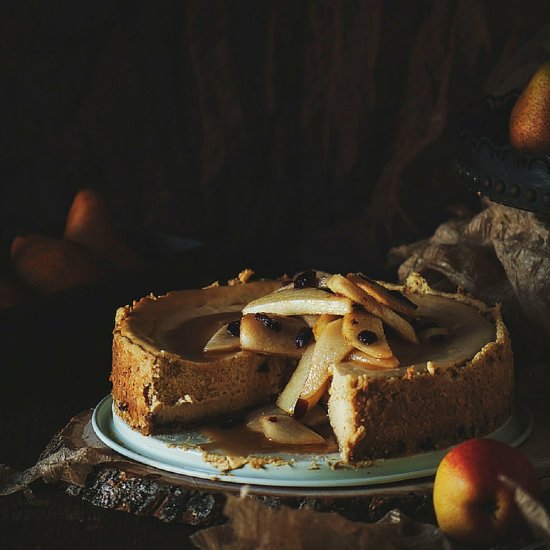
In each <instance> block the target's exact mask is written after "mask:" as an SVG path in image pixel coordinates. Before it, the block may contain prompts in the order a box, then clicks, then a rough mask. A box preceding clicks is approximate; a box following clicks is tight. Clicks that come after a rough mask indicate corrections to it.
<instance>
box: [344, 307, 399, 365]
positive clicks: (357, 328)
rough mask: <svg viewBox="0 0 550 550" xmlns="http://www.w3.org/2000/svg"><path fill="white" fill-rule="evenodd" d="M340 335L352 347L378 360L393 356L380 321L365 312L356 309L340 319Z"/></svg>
mask: <svg viewBox="0 0 550 550" xmlns="http://www.w3.org/2000/svg"><path fill="white" fill-rule="evenodd" d="M342 334H343V335H344V338H345V339H346V340H347V341H348V342H349V343H350V344H351V345H352V346H354V347H356V348H357V349H359V350H361V351H362V352H364V353H366V354H367V355H371V356H373V357H378V358H380V359H387V358H388V357H392V356H393V351H392V350H391V348H390V346H389V345H388V342H387V340H386V335H385V334H384V327H383V326H382V321H381V320H380V319H379V318H378V317H374V315H371V314H370V313H368V312H367V311H365V310H360V309H357V310H355V311H353V313H347V314H346V315H344V318H343V319H342Z"/></svg>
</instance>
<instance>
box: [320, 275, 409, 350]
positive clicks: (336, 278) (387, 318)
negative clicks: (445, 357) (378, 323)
mask: <svg viewBox="0 0 550 550" xmlns="http://www.w3.org/2000/svg"><path fill="white" fill-rule="evenodd" d="M327 285H328V287H329V288H330V290H332V291H333V292H335V293H337V294H341V295H343V296H345V297H347V298H349V299H350V300H352V301H354V302H357V303H358V304H361V305H362V306H363V307H364V308H365V309H366V310H367V311H368V312H369V313H372V314H373V315H375V316H376V317H379V318H380V319H382V321H384V323H386V324H388V325H389V326H390V327H392V328H393V329H394V330H395V331H396V332H397V333H399V335H400V336H401V337H402V338H404V339H405V340H407V341H408V342H411V343H412V344H418V338H417V337H416V334H415V332H414V329H413V327H412V325H411V324H410V323H409V322H408V321H406V320H405V319H403V317H401V316H400V315H398V314H397V313H395V311H393V310H392V309H390V308H389V307H388V306H386V305H384V304H381V303H379V302H377V301H376V300H375V299H374V298H373V297H372V296H370V295H369V294H367V293H366V292H365V291H364V290H363V289H362V288H360V287H359V286H357V285H356V284H355V283H353V282H352V281H350V280H349V279H346V278H345V277H343V276H342V275H333V276H332V277H331V278H330V279H329V280H328V282H327Z"/></svg>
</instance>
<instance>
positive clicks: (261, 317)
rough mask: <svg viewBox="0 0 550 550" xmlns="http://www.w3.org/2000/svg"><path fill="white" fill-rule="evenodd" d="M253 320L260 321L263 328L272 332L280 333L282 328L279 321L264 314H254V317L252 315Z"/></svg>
mask: <svg viewBox="0 0 550 550" xmlns="http://www.w3.org/2000/svg"><path fill="white" fill-rule="evenodd" d="M254 319H256V321H260V323H262V325H263V326H264V327H266V328H268V329H270V330H274V331H275V332H281V329H282V328H283V326H282V325H281V323H280V322H279V321H276V320H275V319H272V318H271V317H269V315H266V314H265V313H256V315H254Z"/></svg>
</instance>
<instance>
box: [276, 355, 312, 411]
mask: <svg viewBox="0 0 550 550" xmlns="http://www.w3.org/2000/svg"><path fill="white" fill-rule="evenodd" d="M314 349H315V346H309V347H308V348H306V350H305V351H304V354H303V355H302V358H301V359H300V362H299V363H298V366H297V367H296V370H295V371H294V373H293V374H292V376H291V377H290V380H289V381H288V383H287V385H286V386H285V388H284V390H283V391H282V392H281V394H280V395H279V398H278V399H277V402H276V405H277V407H279V408H280V409H282V410H283V411H285V412H287V413H288V414H294V409H295V407H296V402H297V401H298V398H299V397H300V393H301V392H302V389H303V387H304V384H305V383H306V379H307V377H308V375H309V371H310V370H311V368H312V366H313V350H314ZM306 412H307V410H306Z"/></svg>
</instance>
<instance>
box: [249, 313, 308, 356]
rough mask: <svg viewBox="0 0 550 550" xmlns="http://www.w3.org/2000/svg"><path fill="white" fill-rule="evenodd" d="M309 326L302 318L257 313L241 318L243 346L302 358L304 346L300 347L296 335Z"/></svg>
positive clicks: (266, 352)
mask: <svg viewBox="0 0 550 550" xmlns="http://www.w3.org/2000/svg"><path fill="white" fill-rule="evenodd" d="M304 328H308V326H307V325H306V324H305V322H304V321H303V320H302V319H299V318H296V317H282V316H280V315H274V314H266V313H256V314H249V315H244V316H243V318H242V319H241V330H240V333H241V336H240V344H241V348H242V349H244V350H248V351H255V352H258V353H265V354H269V355H282V356H284V357H294V358H300V357H301V356H302V354H303V352H304V346H302V347H298V346H297V343H296V339H297V338H296V337H297V336H298V334H299V332H300V331H301V330H302V329H304Z"/></svg>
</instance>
